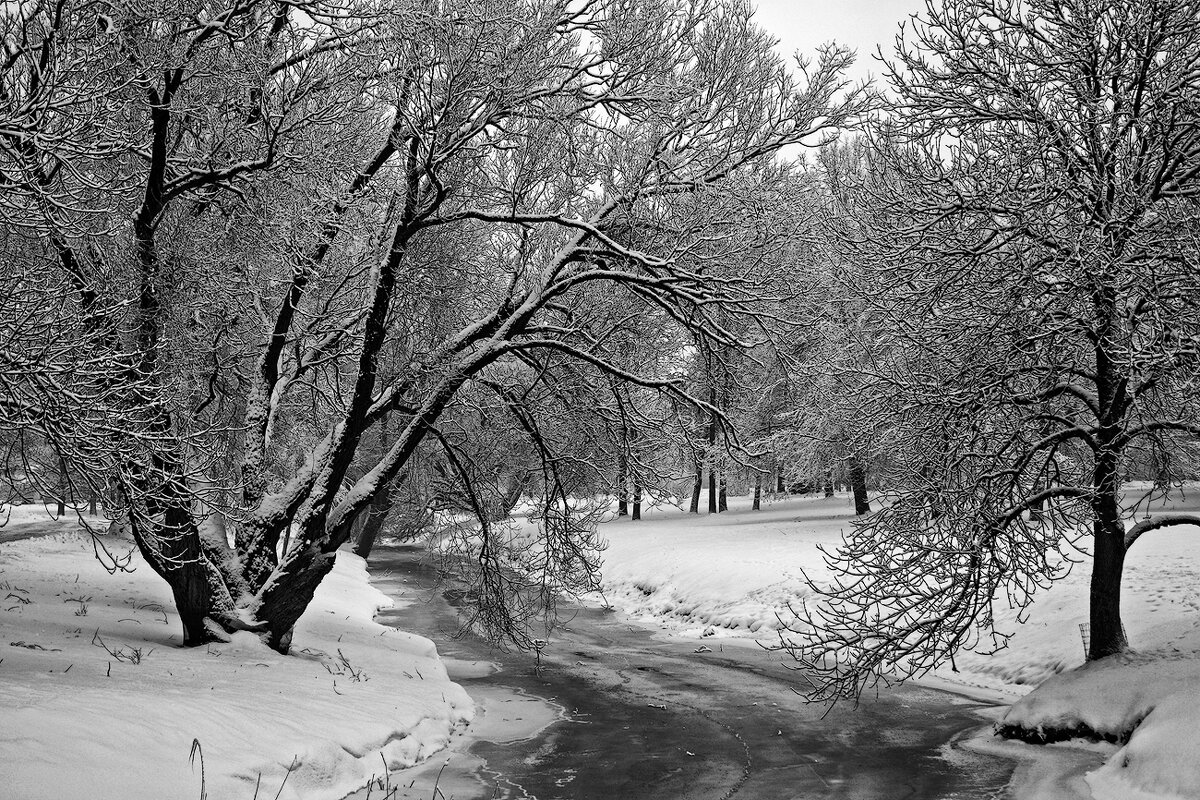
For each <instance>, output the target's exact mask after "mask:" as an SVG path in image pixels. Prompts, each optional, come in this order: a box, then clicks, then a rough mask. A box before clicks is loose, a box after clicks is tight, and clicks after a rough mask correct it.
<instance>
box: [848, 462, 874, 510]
mask: <svg viewBox="0 0 1200 800" xmlns="http://www.w3.org/2000/svg"><path fill="white" fill-rule="evenodd" d="M848 471H849V473H850V490H851V491H852V492H854V514H855V516H860V517H861V516H862V515H863V514H870V513H871V504H870V503H869V502H868V501H867V473H866V470H864V469H863V466H862V463H861V462H860V461H859V460H858V459H857V458H852V459H850V467H849V470H848Z"/></svg>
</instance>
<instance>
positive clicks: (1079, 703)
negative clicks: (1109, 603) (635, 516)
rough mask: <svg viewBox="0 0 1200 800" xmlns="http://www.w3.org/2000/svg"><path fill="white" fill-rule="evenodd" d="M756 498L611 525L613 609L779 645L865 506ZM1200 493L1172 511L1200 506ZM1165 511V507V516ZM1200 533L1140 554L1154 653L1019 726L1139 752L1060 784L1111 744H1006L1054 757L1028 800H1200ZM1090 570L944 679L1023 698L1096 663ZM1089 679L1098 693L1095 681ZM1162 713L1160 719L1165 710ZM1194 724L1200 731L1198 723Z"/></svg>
mask: <svg viewBox="0 0 1200 800" xmlns="http://www.w3.org/2000/svg"><path fill="white" fill-rule="evenodd" d="M748 506H749V501H748V498H735V499H733V500H731V504H730V511H729V512H726V513H724V514H720V515H707V514H701V515H699V516H697V515H693V514H686V513H683V512H680V511H677V510H675V509H661V510H654V511H651V512H649V513H648V514H646V519H645V520H643V521H641V522H630V521H628V520H627V519H621V520H618V521H614V522H611V523H607V524H605V525H604V526H602V533H603V534H604V535H605V537H606V538H607V539H608V541H609V549H608V551H607V552H606V554H605V561H606V563H605V580H604V595H605V598H606V599H607V600H608V601H609V602H611V603H612V604H613V605H615V606H617V607H618V608H620V609H622V610H623V611H627V612H629V613H631V614H633V615H635V616H640V617H643V618H644V619H646V620H647V621H649V622H651V623H652V624H655V625H657V626H658V627H659V628H661V629H662V631H663V633H664V635H669V636H680V637H688V638H691V637H702V636H711V637H739V638H746V639H759V640H763V641H764V642H766V643H770V642H773V641H778V633H777V630H778V628H779V627H780V625H779V621H778V616H779V615H782V616H784V617H785V618H786V616H787V603H788V601H789V600H791V601H792V602H795V600H796V599H797V598H803V597H804V596H805V595H806V594H807V591H806V588H805V585H804V581H803V578H802V577H801V575H802V573H807V574H809V575H810V576H812V577H814V578H816V579H818V580H819V579H820V578H821V577H822V576H823V575H824V574H825V573H824V567H823V563H822V561H821V558H820V554H819V552H818V551H817V549H816V546H817V545H819V544H826V545H835V544H836V543H837V542H838V541H839V539H840V532H841V531H842V530H843V529H845V528H847V527H848V526H849V524H850V520H851V518H852V515H851V509H850V505H849V499H848V498H847V497H845V496H838V497H835V498H830V499H825V498H788V499H786V500H782V501H779V502H776V503H771V504H767V505H764V508H763V510H762V511H758V512H753V511H750V510H749V508H748ZM1197 506H1200V490H1194V493H1193V494H1191V495H1189V496H1188V497H1187V498H1186V499H1185V501H1184V502H1179V501H1176V502H1174V503H1173V504H1172V505H1171V507H1172V508H1174V509H1181V508H1186V509H1189V510H1193V511H1194V510H1195V509H1196V508H1197ZM1162 508H1163V506H1162V505H1161V504H1159V505H1158V506H1157V507H1156V509H1155V510H1162ZM1198 534H1200V531H1198V530H1196V529H1195V528H1186V527H1181V528H1168V529H1163V530H1159V531H1154V532H1152V533H1150V534H1147V535H1146V536H1145V537H1143V538H1142V539H1141V540H1139V541H1138V543H1137V544H1136V545H1135V546H1134V548H1133V549H1132V550H1131V551H1130V553H1129V556H1128V560H1127V562H1126V569H1125V587H1126V588H1125V590H1124V599H1123V604H1122V605H1123V611H1124V619H1125V625H1126V628H1127V630H1128V634H1129V638H1130V641H1131V643H1132V645H1133V647H1134V648H1136V649H1137V650H1138V651H1139V655H1138V656H1137V657H1136V658H1133V659H1127V660H1125V661H1122V662H1121V663H1115V664H1111V665H1110V664H1100V665H1095V666H1093V667H1091V668H1089V669H1088V670H1086V671H1083V672H1081V673H1075V672H1066V673H1064V674H1063V675H1062V676H1060V677H1059V678H1057V679H1056V680H1055V681H1054V682H1051V683H1048V684H1047V685H1046V687H1045V688H1044V689H1042V690H1041V691H1039V692H1037V693H1036V694H1034V695H1032V696H1031V697H1030V698H1028V699H1027V700H1025V701H1023V702H1022V703H1020V704H1018V705H1017V706H1016V707H1015V708H1014V709H1013V711H1012V712H1011V715H1010V718H1008V719H1006V720H1005V721H1006V722H1008V723H1013V724H1016V723H1021V724H1031V725H1034V726H1036V725H1038V724H1045V725H1053V724H1056V723H1058V722H1061V720H1062V719H1064V718H1066V716H1069V714H1072V713H1073V714H1075V715H1077V716H1078V717H1079V718H1080V719H1081V720H1083V721H1086V722H1089V723H1095V725H1094V727H1095V728H1096V730H1097V731H1099V732H1102V733H1111V734H1113V735H1115V736H1117V737H1118V738H1121V739H1123V738H1125V737H1127V736H1128V734H1129V732H1130V730H1132V729H1133V728H1134V727H1135V726H1138V723H1140V727H1137V730H1136V731H1135V732H1134V733H1133V737H1132V738H1131V739H1130V740H1129V743H1128V745H1127V746H1125V747H1124V748H1123V749H1120V750H1119V751H1118V750H1117V746H1116V745H1102V746H1100V748H1099V749H1100V751H1101V754H1102V756H1103V757H1107V758H1108V762H1107V765H1106V766H1104V767H1103V768H1101V769H1099V770H1094V771H1092V772H1091V773H1090V774H1088V775H1087V777H1086V783H1085V782H1084V781H1082V780H1078V779H1075V778H1072V776H1070V775H1056V774H1050V773H1053V772H1054V770H1053V769H1049V768H1048V767H1047V765H1046V763H1044V762H1046V761H1047V759H1049V760H1055V759H1057V760H1059V761H1061V762H1062V763H1063V764H1064V765H1065V766H1062V767H1061V769H1066V770H1068V771H1069V770H1070V769H1077V768H1078V769H1079V771H1081V772H1082V771H1083V770H1082V768H1080V767H1079V765H1081V764H1082V765H1090V766H1094V765H1095V764H1097V763H1099V761H1100V759H1099V758H1097V757H1096V750H1097V748H1096V747H1095V746H1087V747H1084V748H1083V749H1082V751H1081V752H1082V753H1083V756H1082V757H1081V756H1079V754H1078V753H1066V752H1064V751H1065V750H1067V749H1068V748H1072V747H1076V746H1075V745H1069V746H1068V745H1053V746H1050V747H1049V748H1039V747H1037V746H1034V745H1024V744H1019V743H1005V744H1003V745H1000V744H997V745H995V746H994V748H993V749H996V750H997V751H999V752H1004V753H1006V754H1008V755H1012V756H1016V757H1019V758H1029V757H1031V755H1032V756H1033V757H1036V758H1037V759H1040V761H1041V762H1043V763H1041V764H1040V766H1038V767H1030V768H1028V769H1023V770H1021V771H1019V772H1020V776H1021V781H1020V786H1018V787H1017V788H1018V790H1019V792H1020V796H1024V797H1066V796H1070V795H1069V794H1067V793H1068V792H1072V791H1073V792H1075V793H1076V794H1077V795H1079V796H1083V797H1086V796H1087V792H1088V791H1089V790H1090V793H1091V794H1092V795H1093V796H1095V797H1096V798H1105V799H1109V798H1112V799H1114V800H1115V798H1130V799H1131V800H1150V799H1151V798H1174V797H1192V798H1196V797H1200V732H1197V730H1196V727H1195V725H1194V720H1196V719H1198V718H1200V660H1198V659H1197V658H1196V656H1197V654H1198V653H1200V613H1197V612H1198V610H1200V579H1198V578H1200V535H1198ZM1089 574H1090V565H1089V564H1087V563H1084V564H1080V565H1079V566H1078V567H1077V568H1076V569H1075V570H1074V571H1073V572H1072V573H1071V574H1070V575H1069V576H1068V577H1067V578H1066V579H1065V580H1063V581H1061V582H1060V583H1058V584H1056V585H1055V586H1054V587H1053V588H1052V589H1051V590H1049V591H1048V592H1046V593H1044V594H1043V595H1041V596H1040V597H1038V599H1037V601H1036V604H1035V606H1034V607H1033V609H1032V613H1031V614H1030V617H1029V620H1028V622H1027V623H1026V624H1025V625H1018V624H1017V623H1016V621H1015V614H1009V615H1008V617H1007V620H1006V622H1005V623H1004V625H1005V627H1006V628H1007V629H1009V630H1012V631H1013V632H1014V636H1013V638H1012V640H1011V643H1010V646H1009V647H1008V649H1006V650H1002V651H1000V652H999V653H996V654H993V655H979V654H970V653H968V654H963V655H961V656H960V657H959V658H958V659H957V666H958V668H959V672H957V673H955V672H952V671H950V670H949V669H943V670H939V672H938V673H937V675H936V676H934V681H935V682H939V683H949V684H951V685H954V686H958V687H960V688H964V689H968V690H970V691H972V692H975V693H977V694H982V695H984V696H989V697H993V698H996V699H998V700H1003V701H1006V702H1013V701H1014V700H1017V699H1018V698H1020V697H1021V696H1022V695H1026V694H1027V693H1028V692H1029V688H1030V687H1032V686H1037V685H1038V684H1040V683H1042V682H1043V681H1045V680H1046V679H1048V678H1051V677H1052V676H1055V675H1058V674H1059V673H1063V672H1064V671H1070V670H1073V669H1074V668H1076V667H1079V666H1081V665H1082V663H1083V656H1084V649H1083V644H1082V640H1081V636H1080V631H1079V623H1081V622H1085V621H1086V620H1087V593H1088V576H1089ZM1085 684H1087V685H1086V686H1085ZM1151 711H1153V713H1151ZM1189 721H1192V722H1193V724H1192V725H1190V726H1189V725H1188V724H1187V723H1188V722H1189Z"/></svg>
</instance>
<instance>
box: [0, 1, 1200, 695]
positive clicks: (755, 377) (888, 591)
mask: <svg viewBox="0 0 1200 800" xmlns="http://www.w3.org/2000/svg"><path fill="white" fill-rule="evenodd" d="M1133 6H1134V4H1128V3H1118V2H1115V0H1070V1H1068V2H1049V0H1021V1H1020V2H1018V0H929V2H928V3H927V8H926V10H925V12H924V13H923V14H921V15H919V17H917V18H914V19H913V20H911V21H910V22H909V23H907V24H906V26H905V27H904V28H902V29H901V31H900V33H899V35H898V37H897V41H896V45H895V48H894V52H892V53H890V54H887V55H886V57H885V59H884V62H883V63H885V65H886V72H887V74H886V76H885V80H884V81H883V82H881V84H880V85H879V86H877V87H864V86H858V85H853V84H852V83H851V82H850V81H849V80H848V78H847V77H846V69H847V67H848V66H849V65H850V63H851V61H852V54H851V53H849V52H848V51H847V50H845V49H842V48H839V47H836V46H829V47H826V48H823V49H821V50H820V51H819V52H817V53H815V54H812V55H811V56H810V57H808V58H805V57H801V56H797V57H796V58H795V59H793V60H792V61H789V60H787V59H784V58H782V57H781V56H779V55H778V54H777V52H776V49H775V47H774V41H773V40H772V38H771V37H770V36H769V35H768V34H767V33H766V32H764V31H762V30H761V29H760V28H758V27H757V26H756V25H755V23H754V19H753V9H752V7H751V5H750V4H749V3H747V2H744V1H743V0H735V1H733V2H719V1H718V0H701V2H683V0H582V1H581V0H572V1H571V2H567V1H566V0H522V2H516V3H514V2H509V1H507V0H506V1H505V2H499V1H497V2H491V1H490V0H483V2H479V0H475V1H474V2H471V3H466V2H439V3H431V2H426V0H390V1H385V0H358V1H356V2H326V1H325V0H287V2H283V1H282V0H221V1H220V2H217V1H215V0H211V1H207V2H189V3H180V2H177V0H161V2H158V3H149V4H147V3H137V4H131V3H124V2H119V1H118V0H58V1H57V2H30V3H16V4H7V5H6V6H4V8H3V9H0V41H3V45H4V46H3V50H2V58H3V62H2V66H0V220H2V221H3V223H4V225H3V229H2V230H0V269H2V270H3V281H4V285H5V288H6V291H5V292H4V293H3V295H2V296H0V312H2V313H0V438H2V440H3V443H4V445H5V447H6V452H7V454H8V455H7V458H6V461H5V471H4V477H5V482H6V483H7V484H8V486H9V488H10V491H11V492H13V493H16V496H20V495H21V493H25V494H26V495H28V494H29V493H31V492H37V493H41V494H43V495H47V494H48V495H49V496H51V497H57V498H60V499H61V498H62V497H64V495H66V494H67V492H68V487H72V486H73V487H75V490H74V496H76V497H99V498H102V502H103V503H104V505H105V510H106V512H107V513H108V514H109V515H110V516H112V517H114V518H120V519H123V520H125V521H126V524H127V525H128V529H129V531H130V533H131V535H132V536H133V539H134V541H135V542H136V545H137V547H138V549H139V551H140V552H141V554H142V556H143V558H144V559H145V560H146V562H147V563H148V564H149V565H150V567H151V568H152V569H154V571H155V572H156V573H157V574H159V575H160V576H161V577H162V578H163V579H164V580H165V581H166V582H167V583H168V584H169V585H170V587H171V589H172V591H173V593H174V597H175V601H176V606H177V609H178V611H179V613H180V616H181V619H182V623H183V628H184V640H185V643H186V644H189V645H195V644H201V643H204V642H207V641H212V640H214V639H221V638H224V637H227V636H228V635H229V634H230V633H231V632H233V631H237V630H250V631H254V632H256V633H258V634H259V635H260V636H261V637H262V638H263V639H264V641H266V642H267V643H268V644H270V645H271V646H272V647H275V648H277V649H279V650H282V651H286V650H287V648H288V646H289V644H290V638H291V630H292V627H293V626H294V624H295V622H296V620H297V619H298V618H299V616H300V614H301V613H302V612H303V611H304V608H305V607H306V606H307V604H308V602H309V600H311V598H312V595H313V592H314V591H315V589H316V587H317V585H318V584H319V583H320V581H321V579H322V578H323V577H324V576H325V575H326V574H327V573H328V571H329V569H330V568H331V566H332V560H333V554H334V553H335V552H336V550H337V549H338V548H340V547H342V546H343V545H346V544H348V543H349V544H352V545H353V546H354V547H355V548H356V550H357V551H358V552H359V553H360V554H363V555H367V554H369V552H370V549H371V547H372V545H373V542H374V541H375V539H376V538H377V537H378V536H379V535H380V534H381V532H383V531H384V530H385V528H386V530H388V531H390V532H391V533H392V534H399V535H417V534H419V533H422V532H426V531H429V530H435V531H436V532H437V534H438V535H439V536H440V537H441V541H442V545H443V547H444V548H445V549H446V550H448V551H450V552H453V553H455V554H457V556H458V557H456V558H455V559H453V560H452V562H448V563H453V564H454V565H455V566H456V568H458V569H460V570H461V571H462V573H463V574H462V577H463V578H464V579H465V580H467V581H469V582H470V584H471V585H472V586H473V587H475V588H476V591H477V600H476V602H475V604H474V608H475V610H476V612H477V619H476V622H478V623H479V624H480V625H481V626H482V627H484V628H485V629H487V630H488V631H490V632H492V633H493V635H496V636H499V637H507V638H509V639H512V640H514V641H516V642H517V643H518V644H528V643H529V642H531V641H532V638H533V636H534V627H533V625H534V620H536V619H538V618H539V615H540V614H542V613H543V612H545V611H547V610H549V609H552V607H553V605H554V603H555V602H556V600H557V598H559V597H560V596H562V595H564V594H571V593H577V592H582V591H587V590H589V589H590V588H593V587H594V586H595V585H596V582H597V579H598V570H599V566H600V556H599V550H600V548H601V545H602V543H601V540H600V538H599V537H598V536H597V534H596V523H597V521H599V520H600V519H602V518H605V517H606V515H609V514H613V513H618V514H620V513H625V512H631V516H633V517H634V518H637V517H639V516H640V512H641V507H642V505H643V503H645V502H648V501H649V499H650V498H659V497H664V496H683V497H684V502H686V501H687V499H688V497H689V496H690V510H692V511H696V512H698V511H699V510H700V506H701V499H702V496H703V493H704V492H703V490H704V482H705V477H706V474H707V494H708V504H707V505H708V509H709V511H719V510H721V509H722V508H723V505H724V502H725V496H726V494H727V493H728V491H729V488H730V485H731V484H732V485H733V487H734V489H736V490H741V489H744V490H747V491H750V490H751V489H752V490H753V492H754V503H755V507H757V506H758V502H759V499H760V496H761V494H762V493H763V490H764V487H765V488H766V490H767V491H768V492H770V491H772V490H778V489H784V488H787V487H793V488H800V487H806V488H814V489H818V490H819V489H822V488H825V487H829V491H832V485H833V483H834V482H835V481H838V482H845V483H846V484H847V485H848V486H850V487H851V488H852V490H853V491H852V494H853V496H854V500H855V506H856V512H857V514H858V516H857V522H856V524H855V526H854V528H853V529H852V531H850V532H849V533H848V534H847V536H846V539H845V542H844V544H843V546H842V548H841V549H839V550H838V551H837V552H836V553H831V554H830V555H829V559H830V565H831V567H833V573H834V574H835V575H836V576H839V577H838V578H837V579H836V580H835V582H834V584H833V585H823V586H819V587H815V588H816V589H817V590H818V594H819V595H820V598H821V602H819V603H818V604H815V605H814V606H813V607H812V608H810V609H797V610H796V612H797V613H796V619H795V620H794V622H793V623H792V625H791V628H792V630H791V631H790V632H789V633H788V634H787V635H786V636H785V638H784V641H783V642H782V644H781V646H782V647H784V648H785V649H787V650H788V651H790V652H791V653H792V654H793V655H795V656H796V657H797V658H798V659H799V660H800V661H801V662H802V663H803V664H805V665H806V666H807V667H808V668H809V670H810V674H812V675H813V676H814V681H815V683H816V687H815V689H814V696H816V697H832V696H840V695H846V694H850V695H854V694H857V693H858V692H860V691H862V689H863V688H864V687H865V686H868V685H870V684H871V683H872V682H874V681H876V680H879V679H880V678H881V677H882V676H886V675H892V674H896V673H897V672H899V674H900V675H902V676H903V675H910V674H917V673H920V672H922V671H924V670H927V669H929V668H931V667H932V666H934V665H936V664H937V663H940V662H941V661H943V660H945V659H947V658H950V657H952V655H953V653H954V652H955V651H956V650H958V649H960V648H964V647H966V648H982V647H995V646H1002V645H1003V642H1004V639H1005V637H1006V635H1007V633H1008V632H1006V631H1003V630H998V629H997V628H996V626H995V617H994V613H993V609H994V607H995V604H996V603H997V602H1004V603H1012V604H1015V605H1016V606H1018V607H1024V606H1025V605H1027V604H1028V602H1029V601H1030V599H1031V597H1032V596H1033V593H1034V592H1035V591H1037V590H1039V589H1043V588H1045V587H1046V586H1047V585H1048V584H1049V583H1050V582H1052V581H1053V580H1055V579H1056V578H1057V577H1059V576H1061V575H1062V574H1063V572H1064V571H1065V570H1066V569H1068V568H1069V566H1070V559H1071V556H1072V553H1073V552H1074V551H1073V549H1072V548H1076V547H1080V548H1083V549H1084V550H1086V551H1087V552H1089V553H1092V554H1093V556H1094V558H1093V573H1092V574H1093V578H1092V595H1091V612H1090V613H1091V619H1090V624H1091V644H1090V652H1089V657H1091V658H1099V657H1102V656H1105V655H1109V654H1112V653H1116V652H1119V651H1121V650H1123V649H1124V648H1125V647H1126V646H1127V642H1126V640H1125V635H1124V632H1123V628H1122V627H1121V624H1120V588H1121V569H1122V564H1123V559H1124V554H1125V552H1126V551H1127V550H1128V548H1129V546H1130V545H1132V544H1133V543H1134V542H1135V541H1136V540H1137V539H1138V538H1139V537H1140V536H1141V535H1142V534H1143V533H1145V532H1147V531H1150V530H1153V529H1155V528H1158V527H1162V526H1164V525H1171V524H1182V523H1188V524H1194V523H1195V522H1196V520H1195V519H1192V518H1190V517H1188V516H1186V515H1172V516H1161V515H1160V516H1157V517H1153V518H1151V517H1148V516H1146V515H1145V508H1146V503H1147V502H1148V501H1149V500H1150V499H1152V498H1154V497H1158V496H1161V495H1162V494H1164V493H1167V492H1169V491H1171V490H1172V489H1173V488H1176V487H1178V486H1179V485H1180V484H1181V483H1182V482H1183V481H1185V480H1188V479H1193V478H1195V476H1196V470H1195V456H1196V447H1195V437H1196V435H1197V433H1200V423H1198V422H1197V414H1196V412H1197V407H1196V400H1195V397H1196V392H1195V388H1196V387H1195V382H1196V374H1197V366H1198V364H1197V358H1198V354H1197V342H1198V341H1200V326H1198V325H1197V322H1198V320H1197V311H1196V298H1197V288H1198V287H1197V280H1198V278H1197V270H1196V267H1195V260H1194V256H1195V254H1196V248H1195V231H1197V230H1198V227H1197V225H1196V222H1197V218H1196V209H1195V202H1196V201H1195V195H1196V191H1197V186H1200V181H1198V178H1197V176H1198V174H1200V134H1198V133H1197V101H1198V99H1200V92H1198V90H1200V72H1198V70H1197V67H1196V64H1197V63H1200V60H1198V59H1197V55H1198V54H1200V8H1198V7H1197V5H1196V4H1195V3H1191V2H1183V1H1182V0H1161V1H1158V2H1151V3H1142V4H1136V6H1137V7H1133ZM1130 480H1140V481H1144V483H1139V484H1137V485H1138V486H1139V487H1142V486H1146V487H1149V488H1148V489H1145V490H1142V489H1141V488H1139V489H1138V490H1137V491H1131V490H1130V489H1129V486H1128V484H1129V481H1130ZM868 488H871V489H872V490H873V491H874V492H875V498H874V501H873V502H872V501H869V499H868V494H867V491H868ZM518 507H519V509H520V513H521V514H523V515H526V516H528V517H529V518H530V519H532V520H534V521H536V523H537V526H536V527H537V534H536V535H533V534H530V533H529V529H527V528H518V527H514V526H513V525H511V524H508V523H507V522H506V520H508V519H510V518H511V517H512V516H513V515H514V513H515V511H516V510H517V509H518ZM111 566H116V565H111Z"/></svg>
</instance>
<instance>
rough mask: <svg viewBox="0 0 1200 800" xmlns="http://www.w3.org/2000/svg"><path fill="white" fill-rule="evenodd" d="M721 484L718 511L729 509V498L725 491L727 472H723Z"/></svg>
mask: <svg viewBox="0 0 1200 800" xmlns="http://www.w3.org/2000/svg"><path fill="white" fill-rule="evenodd" d="M720 484H721V490H720V492H719V493H718V495H717V511H718V512H721V511H728V510H729V499H728V498H727V497H726V493H725V473H724V472H722V473H721V478H720Z"/></svg>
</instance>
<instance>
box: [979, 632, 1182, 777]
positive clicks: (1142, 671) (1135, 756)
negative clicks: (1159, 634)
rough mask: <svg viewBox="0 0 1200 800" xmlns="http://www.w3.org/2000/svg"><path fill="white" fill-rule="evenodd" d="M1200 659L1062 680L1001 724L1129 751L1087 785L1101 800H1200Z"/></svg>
mask: <svg viewBox="0 0 1200 800" xmlns="http://www.w3.org/2000/svg"><path fill="white" fill-rule="evenodd" d="M1197 719H1200V660H1197V659H1194V658H1175V659H1163V658H1155V657H1150V656H1144V655H1142V656H1139V655H1120V656H1112V657H1109V658H1105V659H1101V660H1100V661H1095V662H1092V663H1090V664H1087V665H1085V666H1083V667H1080V668H1079V669H1076V670H1073V671H1071V672H1066V673H1063V674H1061V675H1056V676H1054V677H1052V678H1050V679H1049V680H1047V681H1046V682H1045V683H1043V684H1042V685H1041V686H1039V687H1038V688H1037V689H1035V690H1034V691H1033V692H1032V693H1030V694H1029V695H1027V696H1026V697H1024V698H1022V699H1021V700H1020V701H1018V702H1017V703H1016V704H1014V705H1013V707H1012V708H1011V709H1010V710H1009V712H1008V714H1006V715H1005V716H1004V718H1003V719H1002V720H1001V722H1000V725H1001V728H1002V729H1020V730H1023V731H1028V732H1031V733H1033V734H1035V735H1037V736H1039V737H1041V738H1045V739H1054V738H1058V736H1059V735H1060V734H1061V733H1091V734H1094V735H1095V736H1097V737H1099V738H1104V739H1109V740H1111V741H1116V742H1118V743H1120V744H1122V745H1123V746H1122V747H1121V749H1120V750H1118V751H1117V752H1116V753H1115V754H1113V755H1112V756H1111V757H1110V758H1109V759H1108V761H1107V762H1106V763H1105V765H1104V766H1103V767H1101V768H1100V769H1098V770H1095V771H1094V772H1091V773H1089V775H1088V776H1087V781H1088V784H1089V786H1090V787H1091V790H1092V794H1093V795H1094V796H1095V797H1096V798H1097V800H1117V798H1125V799H1128V798H1142V799H1143V800H1147V799H1148V798H1175V797H1192V798H1194V797H1200V741H1198V740H1197V737H1196V735H1195V727H1196V720H1197Z"/></svg>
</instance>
